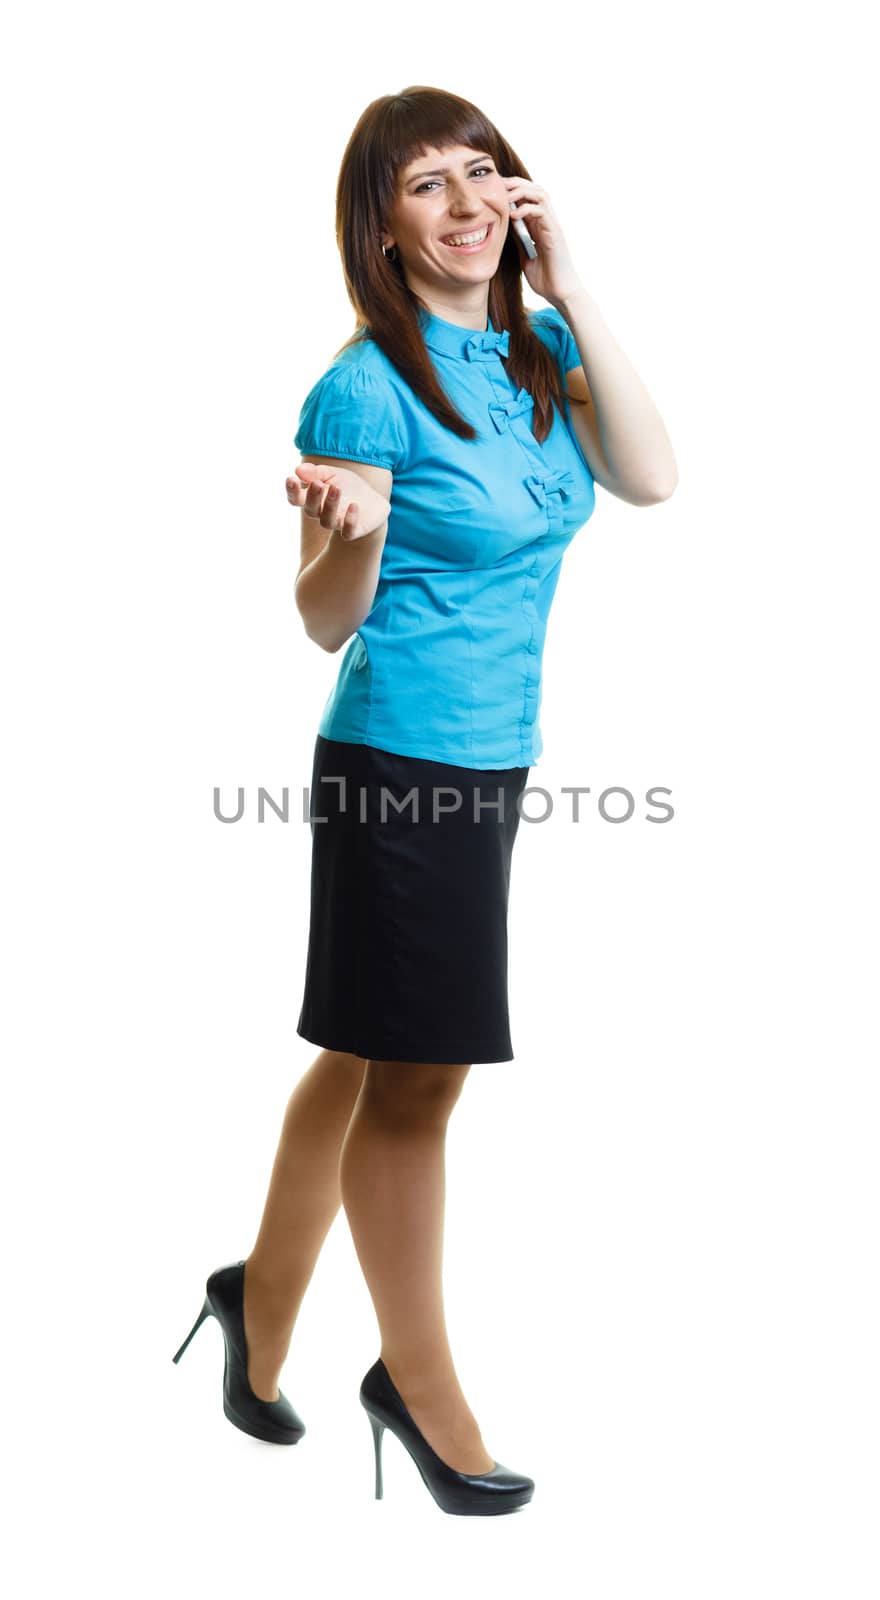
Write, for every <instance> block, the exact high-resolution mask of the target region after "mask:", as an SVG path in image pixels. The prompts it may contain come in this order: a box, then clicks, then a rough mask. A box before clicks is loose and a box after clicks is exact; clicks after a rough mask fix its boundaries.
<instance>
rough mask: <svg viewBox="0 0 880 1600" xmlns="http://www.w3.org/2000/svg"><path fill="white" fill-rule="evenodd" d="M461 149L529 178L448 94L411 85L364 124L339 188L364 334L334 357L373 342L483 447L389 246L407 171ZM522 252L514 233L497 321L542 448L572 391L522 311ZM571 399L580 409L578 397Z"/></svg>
mask: <svg viewBox="0 0 880 1600" xmlns="http://www.w3.org/2000/svg"><path fill="white" fill-rule="evenodd" d="M458 144H463V145H467V146H469V147H470V148H471V149H474V150H486V151H487V152H488V153H489V154H490V155H491V157H492V159H493V161H494V163H495V166H496V168H497V170H498V171H499V172H500V173H501V175H502V176H504V177H507V176H513V174H515V173H516V174H519V175H521V176H522V177H524V178H528V177H529V176H530V173H529V171H528V168H527V167H526V166H525V163H524V162H523V161H521V160H520V158H519V156H518V155H517V153H516V151H515V150H514V149H513V148H512V147H511V145H509V144H508V143H507V140H506V139H504V138H502V136H501V134H500V133H499V132H498V129H497V128H496V127H495V125H494V123H492V122H490V121H489V119H488V117H486V116H484V115H483V112H482V111H480V110H479V109H478V108H477V107H476V106H475V105H472V103H471V102H470V101H469V100H463V99H461V97H460V96H459V95H456V94H448V93H447V92H446V91H445V90H443V89H432V88H429V87H426V86H424V85H422V84H411V85H410V86H409V88H407V89H403V90H402V91H401V93H400V94H388V95H382V96H381V97H380V98H379V99H378V100H373V101H372V102H371V103H370V105H368V106H367V108H366V110H365V111H364V112H363V113H362V114H361V116H360V117H359V119H358V121H357V124H356V125H355V128H354V131H353V132H352V134H351V137H350V138H349V141H348V144H347V145H346V148H345V153H344V155H343V157H342V165H341V167H340V169H339V178H338V181H337V186H336V243H337V246H338V249H339V253H340V255H341V257H342V270H343V276H344V278H345V287H346V292H347V294H348V298H349V300H350V301H351V303H352V305H353V306H354V309H355V312H356V313H357V317H358V327H357V329H356V331H355V333H353V334H352V336H351V338H350V339H347V340H346V342H345V344H343V345H341V346H340V348H339V350H337V351H336V355H341V353H342V351H343V350H347V349H348V348H349V347H350V346H352V345H355V344H358V343H360V342H361V341H363V340H364V339H367V338H371V339H373V340H374V342H375V343H376V344H377V345H378V346H379V349H380V350H382V351H384V353H385V355H386V356H387V357H388V359H389V361H391V362H392V363H393V365H394V366H395V367H396V368H397V369H398V371H399V372H400V374H401V376H402V377H403V378H404V379H405V380H406V382H407V383H408V384H409V385H410V387H411V388H412V389H413V390H414V391H415V393H416V394H417V395H418V397H419V399H420V400H421V401H423V403H424V404H425V405H426V406H427V408H428V410H429V411H431V412H433V414H434V416H435V417H437V419H438V421H440V422H442V423H443V425H444V427H447V428H451V429H452V431H453V433H457V434H458V435H459V437H460V438H462V439H475V438H476V437H477V430H476V429H475V428H474V427H472V425H471V424H470V423H469V422H467V421H466V420H465V418H464V417H463V416H462V415H461V414H460V412H459V411H457V410H456V408H455V406H454V405H453V404H452V402H451V400H450V399H449V397H448V395H447V394H446V393H445V391H444V389H443V388H442V386H441V384H440V381H439V378H438V377H437V373H436V370H435V368H434V365H433V362H432V361H431V358H430V355H429V354H428V350H427V347H426V345H425V342H424V339H423V337H422V330H421V327H420V325H419V316H418V307H419V306H420V305H422V306H424V301H423V300H421V298H420V297H419V296H418V295H416V294H415V293H414V292H413V291H412V290H411V289H409V288H408V287H407V284H406V281H405V279H404V276H403V272H402V269H401V263H400V259H399V255H398V257H397V259H395V260H393V261H392V260H389V259H388V258H387V257H386V256H385V255H384V254H383V252H382V247H381V234H382V231H383V229H384V228H385V226H386V215H387V210H388V208H389V207H390V206H391V204H392V203H393V201H394V199H395V196H396V192H397V179H398V174H399V172H400V171H401V170H402V168H404V167H406V166H408V165H409V163H410V162H411V161H412V160H413V159H414V158H415V157H416V156H419V155H424V154H425V151H426V149H427V148H429V147H436V148H437V149H440V150H444V149H449V148H451V147H452V146H453V145H458ZM519 248H520V246H519V244H518V243H517V240H516V236H515V234H514V231H513V229H512V228H511V229H509V231H508V236H507V238H506V239H505V241H504V248H503V249H502V252H501V259H500V261H499V263H498V270H497V272H496V273H495V276H494V277H493V279H492V281H491V283H490V285H489V316H490V319H491V322H492V324H493V326H494V327H495V328H496V329H498V330H500V329H502V328H506V329H507V330H508V332H509V334H510V347H509V352H508V356H507V359H506V368H507V371H508V373H509V375H510V377H511V379H512V381H513V383H514V384H515V385H516V386H517V388H525V389H527V390H528V391H529V393H530V394H531V395H532V397H533V399H534V402H535V407H534V412H533V417H532V432H533V434H534V437H535V438H536V439H537V441H538V443H539V444H542V443H543V441H544V440H545V439H546V437H547V435H548V433H549V432H550V429H551V427H552V424H553V410H552V407H553V404H554V403H555V404H556V405H557V406H558V407H559V410H560V412H562V410H563V395H564V394H565V392H566V391H564V389H563V384H562V376H561V373H560V370H559V366H558V364H557V362H556V360H555V358H554V356H553V354H552V352H551V351H550V350H548V348H547V346H546V345H545V344H544V342H543V340H542V339H540V338H539V336H538V335H537V333H535V332H534V330H533V329H532V327H531V325H530V323H529V320H528V314H527V312H526V308H525V306H524V305H523V300H522V268H521V264H520V257H519V255H518V254H517V252H518V250H519ZM428 309H429V308H428V307H427V306H425V310H428ZM568 398H569V400H570V401H572V402H573V403H576V404H580V403H581V402H580V401H578V400H577V397H575V396H573V395H569V396H568ZM583 403H586V402H583Z"/></svg>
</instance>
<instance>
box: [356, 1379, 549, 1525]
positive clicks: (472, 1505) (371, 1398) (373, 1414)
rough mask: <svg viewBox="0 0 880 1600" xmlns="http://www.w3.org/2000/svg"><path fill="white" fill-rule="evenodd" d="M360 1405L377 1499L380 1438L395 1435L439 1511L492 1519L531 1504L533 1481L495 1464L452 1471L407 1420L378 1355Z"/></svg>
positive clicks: (533, 1488)
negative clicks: (368, 1430) (372, 1454)
mask: <svg viewBox="0 0 880 1600" xmlns="http://www.w3.org/2000/svg"><path fill="white" fill-rule="evenodd" d="M360 1402H361V1405H362V1406H363V1408H364V1410H365V1411H366V1413H367V1416H368V1417H369V1419H370V1423H371V1426H372V1429H373V1443H374V1445H375V1447H376V1499H377V1500H381V1499H382V1435H383V1433H384V1431H385V1429H386V1428H390V1429H391V1432H392V1433H393V1434H395V1435H396V1437H397V1438H398V1439H399V1440H400V1442H401V1444H402V1445H405V1446H406V1449H407V1450H408V1451H409V1453H410V1455H411V1456H412V1458H413V1460H414V1462H415V1464H416V1466H417V1467H418V1469H419V1472H420V1473H421V1475H422V1479H423V1481H424V1483H425V1484H426V1485H427V1487H428V1488H429V1489H430V1491H431V1493H432V1495H433V1496H434V1499H435V1500H436V1502H437V1504H438V1506H439V1507H440V1510H441V1511H450V1512H452V1513H453V1514H455V1515H458V1516H478V1517H486V1516H494V1515H496V1514H497V1513H498V1512H501V1511H515V1510H516V1509H517V1507H518V1506H524V1505H525V1504H526V1502H527V1501H529V1500H531V1498H532V1495H533V1494H534V1492H535V1481H534V1479H533V1478H527V1477H525V1476H524V1474H523V1473H521V1472H512V1471H511V1470H510V1468H509V1467H503V1466H502V1465H501V1462H500V1461H496V1463H495V1465H494V1467H493V1468H492V1470H491V1472H456V1471H455V1468H454V1467H448V1466H447V1465H446V1462H445V1461H441V1460H440V1457H439V1456H438V1455H437V1453H436V1451H435V1450H432V1449H431V1446H430V1445H429V1443H428V1441H427V1439H426V1438H425V1436H424V1434H423V1433H422V1432H421V1430H420V1429H419V1428H417V1427H416V1424H415V1422H414V1420H413V1418H412V1417H411V1416H410V1414H409V1412H408V1411H407V1409H406V1406H405V1405H404V1403H403V1401H402V1399H401V1397H400V1395H399V1393H398V1391H397V1389H396V1388H395V1386H394V1384H393V1382H392V1380H391V1374H390V1373H389V1371H388V1368H387V1367H386V1365H385V1363H384V1361H383V1360H382V1358H381V1356H380V1358H379V1360H378V1361H377V1362H376V1364H375V1366H372V1367H371V1368H370V1370H369V1372H368V1373H367V1374H366V1376H365V1377H364V1379H363V1382H362V1383H361V1390H360Z"/></svg>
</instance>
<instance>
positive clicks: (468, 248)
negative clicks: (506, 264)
mask: <svg viewBox="0 0 880 1600" xmlns="http://www.w3.org/2000/svg"><path fill="white" fill-rule="evenodd" d="M494 226H495V224H494V223H493V222H488V223H487V224H486V232H485V236H484V237H483V238H482V239H477V240H476V241H475V243H473V244H450V242H449V237H447V238H445V239H441V240H440V243H441V244H445V246H446V248H447V250H457V251H458V252H459V253H460V254H462V255H468V254H470V253H472V252H476V251H477V250H482V249H483V248H484V246H485V245H487V244H488V243H489V240H490V238H491V236H492V229H493V227H494ZM461 232H462V234H464V235H467V234H468V233H476V232H477V229H476V228H467V229H466V228H462V229H461Z"/></svg>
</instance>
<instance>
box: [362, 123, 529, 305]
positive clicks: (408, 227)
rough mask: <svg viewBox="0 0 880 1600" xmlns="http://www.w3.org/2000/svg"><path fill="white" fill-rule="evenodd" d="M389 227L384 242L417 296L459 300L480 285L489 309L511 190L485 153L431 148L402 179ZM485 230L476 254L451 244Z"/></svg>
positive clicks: (405, 170)
mask: <svg viewBox="0 0 880 1600" xmlns="http://www.w3.org/2000/svg"><path fill="white" fill-rule="evenodd" d="M441 168H443V169H445V170H443V171H441V170H439V169H441ZM388 225H389V226H388V233H387V235H385V236H383V239H382V243H383V244H385V245H387V246H388V247H389V248H390V246H391V245H392V244H396V245H397V248H398V252H399V255H400V259H401V263H402V266H403V270H404V276H405V278H406V282H407V284H408V286H409V288H410V289H412V290H414V291H415V292H416V293H419V292H421V291H422V290H425V289H427V290H429V291H433V292H434V293H435V294H436V293H438V292H441V293H442V291H444V290H446V291H450V290H452V291H453V293H454V294H456V297H457V298H460V297H459V296H458V295H457V291H458V289H459V288H462V289H466V288H467V286H468V285H473V286H474V288H475V289H476V288H479V289H481V290H482V291H484V292H483V293H482V294H481V296H480V297H479V298H480V299H482V301H483V303H485V299H486V298H487V296H488V285H489V281H490V279H491V278H493V277H494V275H495V273H496V272H497V270H498V262H499V260H500V258H501V251H502V249H503V247H504V241H505V239H506V237H507V230H508V228H509V226H510V201H509V200H508V194H507V186H506V184H505V183H504V182H503V180H502V178H501V176H500V174H499V172H498V171H497V169H496V166H495V163H494V161H493V160H492V157H491V156H489V155H487V154H486V153H485V151H481V150H474V149H471V148H470V146H468V145H456V146H455V148H454V149H451V150H438V149H428V150H426V152H425V154H424V155H423V156H420V157H419V158H418V159H417V160H415V161H412V162H410V164H409V165H408V166H406V167H404V168H403V169H402V171H401V172H400V173H399V174H398V180H397V197H396V200H395V203H394V206H393V207H392V210H391V213H390V215H389V218H388ZM486 227H488V234H487V236H486V239H485V242H484V243H482V244H478V245H477V246H476V247H465V248H461V247H456V246H455V245H452V244H450V243H448V242H447V241H448V239H449V237H450V235H460V234H467V233H477V232H482V230H483V229H484V228H486ZM469 298H470V297H468V296H465V299H469ZM477 303H478V302H477V301H474V305H475V306H476V305H477Z"/></svg>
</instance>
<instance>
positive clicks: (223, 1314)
mask: <svg viewBox="0 0 880 1600" xmlns="http://www.w3.org/2000/svg"><path fill="white" fill-rule="evenodd" d="M244 1267H245V1264H244V1262H243V1261H236V1262H234V1263H233V1264H232V1265H231V1266H228V1267H218V1268H217V1270H216V1272H212V1273H211V1276H210V1278H209V1279H208V1281H207V1283H206V1285H205V1303H204V1305H203V1306H202V1309H201V1311H200V1312H199V1314H198V1316H197V1318H196V1320H195V1323H194V1324H193V1327H192V1328H191V1329H190V1332H189V1333H188V1334H187V1336H186V1338H185V1339H184V1341H183V1344H182V1345H181V1347H180V1349H179V1350H178V1352H177V1355H176V1356H174V1357H173V1358H172V1359H173V1360H174V1361H179V1360H180V1358H181V1356H182V1355H183V1352H184V1350H185V1349H186V1347H187V1345H188V1344H189V1342H190V1339H191V1338H192V1336H193V1334H194V1333H196V1332H197V1331H198V1329H199V1328H200V1327H201V1326H202V1323H203V1322H204V1320H205V1318H206V1317H216V1318H217V1321H218V1322H219V1324H220V1326H221V1328H222V1329H223V1342H224V1345H225V1352H226V1354H225V1359H224V1363H223V1410H224V1411H225V1413H226V1415H227V1417H228V1418H229V1420H230V1422H232V1423H234V1424H235V1426H236V1428H241V1431H242V1433H249V1434H251V1436H252V1437H253V1438H254V1439H265V1440H266V1441H267V1442H268V1443H269V1444H296V1442H297V1440H298V1439H301V1438H302V1436H303V1434H304V1433H305V1431H306V1429H305V1423H304V1422H302V1420H301V1419H300V1418H299V1417H298V1416H297V1414H296V1412H295V1411H294V1409H293V1406H292V1405H291V1403H290V1401H289V1400H288V1399H287V1397H286V1396H285V1395H283V1394H282V1392H281V1390H280V1389H279V1391H278V1399H277V1400H261V1399H260V1397H259V1395H256V1394H254V1391H253V1389H252V1388H251V1386H250V1384H249V1382H248V1375H247V1340H246V1339H245V1333H244Z"/></svg>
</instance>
